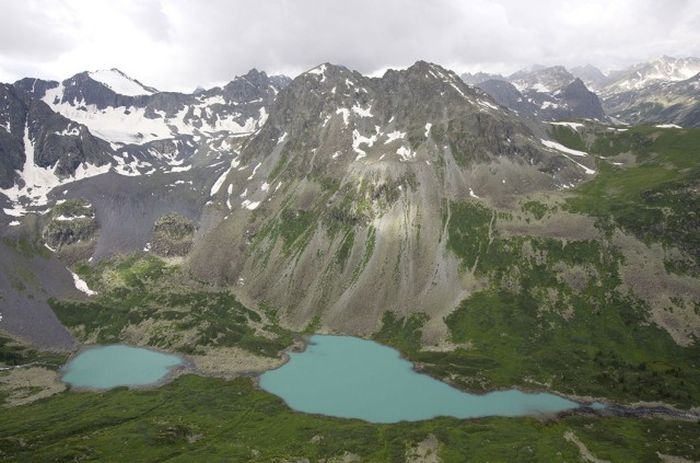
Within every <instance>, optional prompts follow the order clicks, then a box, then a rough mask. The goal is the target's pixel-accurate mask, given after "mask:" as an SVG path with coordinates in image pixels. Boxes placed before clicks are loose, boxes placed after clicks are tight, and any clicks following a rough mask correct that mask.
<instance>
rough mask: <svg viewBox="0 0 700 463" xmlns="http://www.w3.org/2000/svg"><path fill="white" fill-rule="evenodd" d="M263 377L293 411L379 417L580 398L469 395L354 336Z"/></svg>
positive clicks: (548, 409)
mask: <svg viewBox="0 0 700 463" xmlns="http://www.w3.org/2000/svg"><path fill="white" fill-rule="evenodd" d="M289 356H290V359H289V362H287V363H286V364H285V365H284V366H282V367H280V368H278V369H276V370H272V371H268V372H266V373H265V374H263V375H262V376H261V377H260V387H261V388H262V389H264V390H266V391H268V392H271V393H273V394H275V395H277V396H279V397H281V398H282V399H284V400H285V402H286V403H287V404H288V405H289V406H290V407H291V408H293V409H295V410H298V411H301V412H306V413H318V414H322V415H329V416H337V417H342V418H359V419H362V420H365V421H369V422H373V423H394V422H398V421H419V420H425V419H430V418H433V417H436V416H452V417H456V418H476V417H481V416H523V415H537V414H542V413H556V412H561V411H564V410H570V409H574V408H577V407H579V404H578V403H576V402H573V401H570V400H567V399H564V398H562V397H559V396H557V395H554V394H548V393H536V394H529V393H524V392H521V391H517V390H508V391H496V392H491V393H489V394H484V395H478V394H468V393H465V392H463V391H460V390H458V389H455V388H454V387H452V386H450V385H448V384H446V383H443V382H441V381H437V380H435V379H433V378H431V377H430V376H427V375H423V374H420V373H417V372H415V371H414V370H413V368H412V364H411V363H410V362H408V361H406V360H404V359H402V358H401V356H400V355H399V353H398V351H396V350H394V349H391V348H389V347H386V346H382V345H381V344H378V343H376V342H373V341H367V340H364V339H359V338H354V337H349V336H325V335H316V336H312V337H311V340H310V343H309V345H308V346H307V348H306V350H305V351H304V352H299V353H296V352H291V353H290V354H289Z"/></svg>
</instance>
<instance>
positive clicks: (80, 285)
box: [68, 270, 97, 296]
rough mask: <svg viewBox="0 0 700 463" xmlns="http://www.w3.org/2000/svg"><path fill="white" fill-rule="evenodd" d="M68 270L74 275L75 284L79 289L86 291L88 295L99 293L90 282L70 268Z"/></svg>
mask: <svg viewBox="0 0 700 463" xmlns="http://www.w3.org/2000/svg"><path fill="white" fill-rule="evenodd" d="M68 271H69V272H70V274H71V275H73V284H74V285H75V289H77V290H78V291H82V292H84V293H85V294H87V295H88V296H94V295H95V294H97V292H95V291H93V290H91V289H90V288H89V287H88V284H87V283H86V282H85V280H83V279H82V278H80V277H79V276H78V275H76V274H75V273H73V272H71V271H70V270H68Z"/></svg>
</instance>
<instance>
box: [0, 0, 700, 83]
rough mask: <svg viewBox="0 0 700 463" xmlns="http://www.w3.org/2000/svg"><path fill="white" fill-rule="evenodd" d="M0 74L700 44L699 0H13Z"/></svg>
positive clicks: (181, 79)
mask: <svg viewBox="0 0 700 463" xmlns="http://www.w3.org/2000/svg"><path fill="white" fill-rule="evenodd" d="M0 11H2V15H1V16H2V19H0V81H4V82H12V81H14V80H16V79H19V78H21V77H24V76H36V77H42V78H49V79H56V80H62V79H64V78H67V77H69V76H71V75H73V74H75V73H77V72H80V71H83V70H94V69H103V68H112V67H118V68H119V69H121V70H123V71H124V72H126V73H127V74H129V75H132V76H133V77H135V78H137V79H139V80H140V81H142V82H143V83H145V84H147V85H152V86H155V87H157V88H159V89H163V90H192V89H194V87H195V86H197V85H203V86H209V85H213V84H216V83H221V82H226V81H229V80H231V79H232V78H233V77H234V76H235V75H240V74H243V73H245V72H246V71H247V70H248V69H250V68H253V67H255V68H257V69H261V70H265V71H267V72H268V73H285V74H288V75H291V76H294V75H296V74H298V73H300V72H302V71H304V70H305V69H308V68H311V67H313V66H315V65H317V64H319V63H321V62H326V61H329V62H333V63H338V64H344V65H346V66H348V67H349V68H352V69H356V70H358V71H360V72H363V73H366V74H372V73H377V72H378V71H380V70H382V69H386V68H388V67H405V66H408V65H410V64H412V63H413V62H415V61H416V60H419V59H425V60H428V61H433V62H436V63H439V64H442V65H444V66H447V67H449V68H452V69H455V70H457V71H477V70H484V71H490V72H506V73H507V72H512V71H515V70H517V69H519V68H522V67H525V66H528V65H531V64H534V63H539V64H546V65H553V64H564V65H566V66H574V65H579V64H586V63H592V64H595V65H598V66H600V67H602V68H604V69H611V68H619V67H624V66H627V65H630V64H634V63H637V62H641V61H647V60H650V59H654V58H657V57H659V56H661V55H671V56H678V57H681V56H700V0H667V1H664V2H659V1H654V0H577V1H563V0H559V1H555V0H538V1H524V0H469V1H465V0H433V1H425V0H356V1H353V2H346V1H339V0H270V1H264V2H250V1H245V2H244V1H238V0H236V1H230V0H208V1H202V2H195V1H191V0H126V1H120V2H113V1H107V0H57V1H48V0H46V1H38V0H33V1H26V0H25V1H21V2H20V1H16V0H0Z"/></svg>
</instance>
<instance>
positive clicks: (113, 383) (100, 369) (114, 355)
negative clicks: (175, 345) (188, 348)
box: [62, 345, 182, 389]
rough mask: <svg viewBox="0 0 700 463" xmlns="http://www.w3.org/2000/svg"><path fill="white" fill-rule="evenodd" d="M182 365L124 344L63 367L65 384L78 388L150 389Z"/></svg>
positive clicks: (174, 359) (103, 348) (177, 360)
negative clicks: (150, 386)
mask: <svg viewBox="0 0 700 463" xmlns="http://www.w3.org/2000/svg"><path fill="white" fill-rule="evenodd" d="M181 364H182V359H181V358H180V357H177V356H175V355H168V354H163V353H160V352H155V351H152V350H149V349H142V348H138V347H130V346H124V345H112V346H100V347H95V348H91V349H88V350H86V351H83V352H81V353H80V354H79V355H77V356H76V357H75V358H73V359H72V360H71V361H70V362H68V363H67V364H66V366H65V367H63V371H64V374H63V377H62V379H63V381H64V382H66V383H68V384H70V385H72V386H75V387H89V388H96V389H110V388H113V387H117V386H146V385H149V384H154V383H157V382H158V381H160V380H161V379H163V378H165V377H166V375H167V374H168V373H169V372H170V370H171V369H172V368H173V367H175V366H178V365H181Z"/></svg>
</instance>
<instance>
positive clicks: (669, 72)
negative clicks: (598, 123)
mask: <svg viewBox="0 0 700 463" xmlns="http://www.w3.org/2000/svg"><path fill="white" fill-rule="evenodd" d="M698 73H700V59H698V58H672V57H668V56H664V57H662V58H660V59H658V60H655V61H652V62H649V63H642V64H638V65H635V66H632V67H630V68H628V69H625V70H621V71H616V72H614V73H611V75H610V77H609V81H608V82H607V84H606V85H604V86H603V87H602V88H601V89H600V95H601V98H602V101H603V106H604V108H605V111H606V112H607V113H608V114H610V115H612V116H614V117H616V118H617V119H619V120H621V121H624V122H626V123H630V124H639V123H660V124H677V125H680V126H682V127H698V126H699V123H700V122H699V121H698V117H697V114H698V112H699V111H700V87H698Z"/></svg>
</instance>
